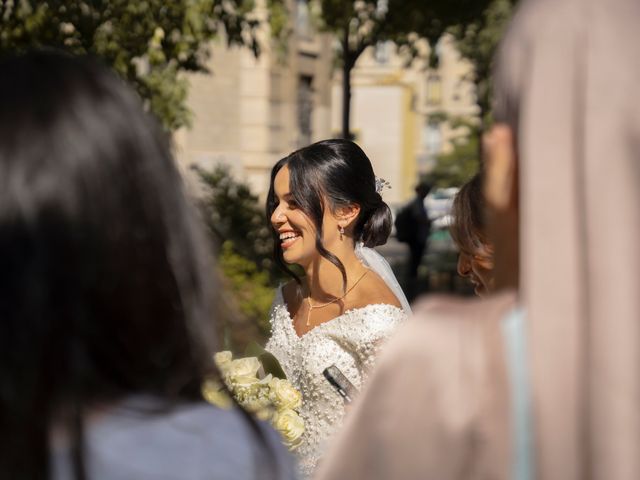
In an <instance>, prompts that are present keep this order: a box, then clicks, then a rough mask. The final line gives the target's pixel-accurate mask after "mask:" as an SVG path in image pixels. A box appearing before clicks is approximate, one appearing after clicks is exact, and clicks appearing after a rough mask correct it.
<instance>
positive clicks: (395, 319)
mask: <svg viewBox="0 0 640 480" xmlns="http://www.w3.org/2000/svg"><path fill="white" fill-rule="evenodd" d="M405 318H406V314H405V313H404V311H403V310H402V309H401V308H398V307H395V306H393V305H388V304H372V305H367V306H365V307H361V308H356V309H353V310H348V311H346V312H345V313H344V314H342V315H340V316H339V317H337V318H335V319H333V320H331V321H329V322H325V323H323V324H320V325H319V326H317V327H315V328H314V329H313V330H311V331H309V332H307V333H306V334H304V335H302V336H301V337H299V336H298V334H297V333H296V331H295V330H294V328H293V321H292V319H291V316H290V314H289V311H288V309H287V306H286V304H285V303H284V300H283V297H282V289H278V292H277V295H276V299H275V301H274V304H273V307H272V309H271V316H270V321H271V338H270V339H269V342H268V343H267V347H266V348H267V350H268V351H270V352H271V353H272V354H273V355H275V356H276V358H277V359H278V361H279V362H280V364H281V365H282V368H283V370H284V372H285V373H286V375H287V378H288V379H289V381H291V383H292V384H293V386H294V387H296V388H297V389H298V390H299V391H300V392H301V393H302V397H303V401H302V407H301V409H300V415H301V416H302V418H303V419H304V422H305V433H304V434H303V438H302V443H301V444H300V446H299V447H298V448H297V449H296V451H295V453H296V455H297V456H298V458H299V460H300V467H301V470H302V473H303V474H304V475H306V476H310V475H311V474H312V473H313V471H314V470H315V467H316V464H317V462H318V459H319V458H320V457H321V456H322V454H323V453H324V451H325V448H326V446H327V443H328V441H330V439H331V437H332V436H333V434H334V433H335V432H336V430H337V429H338V428H340V426H341V425H342V419H343V417H344V414H345V406H344V401H343V399H342V397H340V395H339V394H338V393H337V392H336V391H335V390H334V388H333V387H332V386H331V385H330V384H329V382H328V381H327V380H326V379H325V377H324V376H323V374H322V371H323V370H324V369H325V368H327V367H328V366H330V365H336V366H337V367H338V368H339V369H340V370H341V371H342V373H344V375H345V376H346V377H347V378H348V379H349V380H350V381H351V383H353V385H354V386H355V387H356V388H358V389H360V388H361V387H362V384H363V381H364V380H365V377H366V375H367V371H368V370H369V369H370V368H371V366H372V364H373V361H374V359H375V357H376V354H377V351H378V349H379V347H380V345H381V343H382V342H383V341H384V340H386V338H387V337H388V336H389V335H390V334H391V333H392V331H393V330H394V329H395V327H396V326H397V324H398V323H399V322H400V321H401V320H403V319H405Z"/></svg>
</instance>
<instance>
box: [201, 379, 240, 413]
mask: <svg viewBox="0 0 640 480" xmlns="http://www.w3.org/2000/svg"><path fill="white" fill-rule="evenodd" d="M202 396H203V397H204V399H205V400H206V401H207V402H209V403H210V404H212V405H215V406H216V407H220V408H225V409H227V408H231V406H232V405H233V402H232V401H231V398H230V397H229V395H228V394H227V392H226V391H225V390H223V389H222V386H221V385H220V384H219V383H218V382H217V381H215V380H205V382H204V384H203V385H202Z"/></svg>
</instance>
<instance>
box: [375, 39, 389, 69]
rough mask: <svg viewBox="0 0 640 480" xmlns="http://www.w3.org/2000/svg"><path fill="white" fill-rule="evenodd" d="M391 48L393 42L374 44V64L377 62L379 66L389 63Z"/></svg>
mask: <svg viewBox="0 0 640 480" xmlns="http://www.w3.org/2000/svg"><path fill="white" fill-rule="evenodd" d="M392 48H393V42H390V41H386V42H378V43H376V46H375V50H374V52H373V57H374V58H375V60H376V62H378V63H379V64H380V65H385V64H387V63H389V59H390V58H391V49H392Z"/></svg>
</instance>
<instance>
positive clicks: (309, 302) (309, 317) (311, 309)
mask: <svg viewBox="0 0 640 480" xmlns="http://www.w3.org/2000/svg"><path fill="white" fill-rule="evenodd" d="M367 273H369V269H368V268H367V269H366V270H365V271H364V273H363V274H362V275H360V278H358V280H356V282H355V283H354V284H353V285H351V287H349V288H348V289H347V291H346V292H344V294H343V295H342V296H341V297H337V298H334V299H333V300H331V301H330V302H327V303H323V304H321V305H313V304H312V303H311V294H309V296H308V297H307V303H308V304H309V311H308V312H307V327H308V326H309V325H310V324H311V323H310V322H311V312H312V311H313V310H315V309H317V308H324V307H328V306H329V305H331V304H332V303H336V302H339V301H340V300H342V299H343V298H344V297H346V296H347V295H348V294H349V292H350V291H351V290H353V289H354V288H356V285H358V284H359V283H360V280H362V279H363V278H364V276H365V275H366V274H367Z"/></svg>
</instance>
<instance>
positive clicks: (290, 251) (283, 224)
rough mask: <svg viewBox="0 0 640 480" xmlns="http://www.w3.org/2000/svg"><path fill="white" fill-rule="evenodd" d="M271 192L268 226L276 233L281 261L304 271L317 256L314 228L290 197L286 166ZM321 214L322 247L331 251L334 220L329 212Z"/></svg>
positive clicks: (336, 236)
mask: <svg viewBox="0 0 640 480" xmlns="http://www.w3.org/2000/svg"><path fill="white" fill-rule="evenodd" d="M273 190H274V193H275V198H276V201H277V206H276V209H275V210H274V211H273V213H272V214H271V225H272V226H273V228H274V230H275V231H276V232H278V234H279V238H280V246H281V248H282V256H283V258H284V260H285V262H287V263H291V264H294V263H295V264H298V265H300V266H302V267H303V268H304V267H306V266H308V265H310V264H311V263H312V262H313V261H314V260H316V259H318V257H319V256H320V253H319V252H318V250H317V249H316V232H317V229H316V227H315V225H314V223H313V221H312V220H311V218H309V216H307V214H306V213H304V212H303V211H302V209H301V208H300V207H299V205H298V204H297V203H296V201H295V199H294V198H293V196H292V194H291V190H290V186H289V167H287V166H286V165H285V166H284V167H283V168H282V169H281V170H280V171H279V172H278V173H277V175H276V177H275V179H274V182H273ZM324 211H325V214H324V218H323V222H322V231H323V238H322V244H323V245H324V247H325V248H326V249H328V250H329V251H331V246H332V244H333V243H334V242H335V241H338V240H337V238H338V236H339V230H338V221H337V219H336V217H335V216H334V215H333V214H331V213H330V209H328V208H325V210H324Z"/></svg>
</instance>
